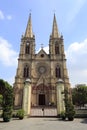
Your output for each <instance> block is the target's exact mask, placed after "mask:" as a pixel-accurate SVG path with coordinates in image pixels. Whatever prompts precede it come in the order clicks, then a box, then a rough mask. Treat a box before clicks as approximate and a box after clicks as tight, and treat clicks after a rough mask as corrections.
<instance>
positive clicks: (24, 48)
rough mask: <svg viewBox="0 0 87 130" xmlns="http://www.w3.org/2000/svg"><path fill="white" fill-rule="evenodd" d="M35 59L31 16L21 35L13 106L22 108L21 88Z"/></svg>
mask: <svg viewBox="0 0 87 130" xmlns="http://www.w3.org/2000/svg"><path fill="white" fill-rule="evenodd" d="M34 58H35V36H34V34H33V29H32V20H31V14H30V15H29V19H28V23H27V27H26V31H25V34H24V35H22V38H21V45H20V52H19V58H18V68H17V73H16V76H15V83H14V94H15V101H14V106H20V107H21V106H22V100H23V99H22V98H23V87H24V82H25V80H26V79H27V78H31V72H32V64H31V61H32V60H33V59H34Z"/></svg>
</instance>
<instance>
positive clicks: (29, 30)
mask: <svg viewBox="0 0 87 130" xmlns="http://www.w3.org/2000/svg"><path fill="white" fill-rule="evenodd" d="M25 37H29V38H32V37H33V29H32V21H31V13H30V15H29V19H28V23H27V28H26V32H25Z"/></svg>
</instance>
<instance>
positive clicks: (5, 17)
mask: <svg viewBox="0 0 87 130" xmlns="http://www.w3.org/2000/svg"><path fill="white" fill-rule="evenodd" d="M4 19H7V20H12V16H11V15H7V14H6V15H5V14H4V13H3V12H2V11H1V10H0V20H4Z"/></svg>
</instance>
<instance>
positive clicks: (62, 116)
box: [60, 111, 66, 120]
mask: <svg viewBox="0 0 87 130" xmlns="http://www.w3.org/2000/svg"><path fill="white" fill-rule="evenodd" d="M60 118H62V120H65V119H66V113H65V111H62V112H61V114H60Z"/></svg>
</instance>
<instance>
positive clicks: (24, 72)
mask: <svg viewBox="0 0 87 130" xmlns="http://www.w3.org/2000/svg"><path fill="white" fill-rule="evenodd" d="M23 77H24V78H28V77H29V67H28V66H27V65H26V66H25V67H24V71H23Z"/></svg>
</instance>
